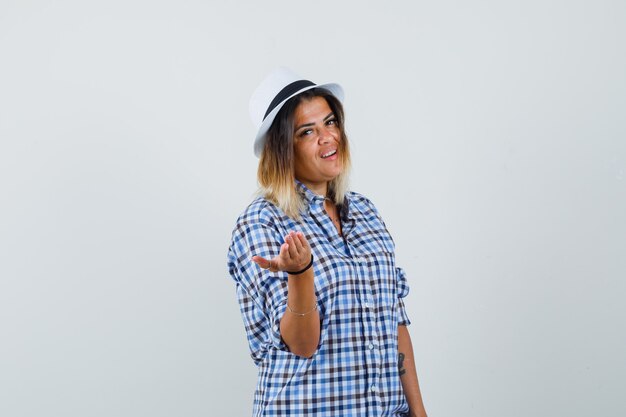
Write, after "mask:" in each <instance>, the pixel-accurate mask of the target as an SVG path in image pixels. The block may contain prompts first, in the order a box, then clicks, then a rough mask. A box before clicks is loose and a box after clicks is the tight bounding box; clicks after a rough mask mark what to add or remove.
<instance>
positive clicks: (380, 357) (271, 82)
mask: <svg viewBox="0 0 626 417" xmlns="http://www.w3.org/2000/svg"><path fill="white" fill-rule="evenodd" d="M342 100H343V90H342V88H341V87H340V86H339V85H337V84H324V85H315V84H314V83H312V82H310V81H307V80H303V79H301V78H300V77H298V76H297V75H296V74H294V73H292V72H291V71H289V70H287V69H285V68H279V69H278V70H276V71H274V72H273V73H271V74H270V75H269V76H268V78H267V79H266V80H265V81H264V82H263V83H262V84H261V85H260V86H259V88H258V89H257V90H256V92H255V93H254V95H253V97H252V100H251V114H252V117H253V120H255V121H256V122H257V123H258V125H259V129H258V133H257V136H256V138H255V144H254V149H255V154H256V155H257V156H260V161H259V168H258V180H259V184H260V186H261V196H260V197H259V198H257V199H256V200H254V201H253V202H252V203H251V204H250V206H248V208H247V209H246V210H245V212H244V213H243V214H242V215H241V216H240V217H239V219H238V221H237V225H236V227H235V230H234V231H233V237H232V242H231V245H230V248H229V252H228V265H229V271H230V274H231V276H232V278H233V279H234V281H235V283H236V286H237V297H238V300H239V304H240V308H241V313H242V316H243V320H244V324H245V330H246V334H247V337H248V343H249V345H250V350H251V356H252V358H253V360H254V362H255V364H256V365H257V366H258V368H259V380H258V384H257V389H256V393H255V396H254V413H253V414H254V416H278V415H294V416H301V415H307V416H352V415H354V416H365V415H367V416H406V415H411V416H425V415H426V412H425V410H424V405H423V403H422V398H421V394H420V389H419V384H418V380H417V374H416V371H415V365H414V361H413V348H412V346H411V339H410V336H409V333H408V330H407V328H406V326H407V325H408V324H409V320H408V317H407V316H406V313H405V309H404V303H403V301H402V298H404V297H405V296H406V295H407V293H408V286H407V284H406V278H405V275H404V272H403V270H402V269H400V268H397V267H396V266H395V259H394V244H393V241H392V239H391V236H390V235H389V233H388V232H387V229H386V228H385V225H384V223H383V221H382V219H381V217H380V216H379V214H378V212H377V210H376V208H375V207H374V205H373V204H372V203H371V202H370V201H369V200H368V199H367V198H365V197H363V196H362V195H359V194H357V193H354V192H349V191H347V175H348V170H349V166H350V152H349V146H348V140H347V137H346V134H345V131H344V113H343V107H342V103H341V102H342Z"/></svg>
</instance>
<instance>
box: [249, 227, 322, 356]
mask: <svg viewBox="0 0 626 417" xmlns="http://www.w3.org/2000/svg"><path fill="white" fill-rule="evenodd" d="M252 260H253V261H254V262H256V263H257V264H258V265H259V266H260V267H261V268H265V269H270V270H271V271H272V272H276V271H300V270H301V269H303V268H304V267H306V266H307V265H308V264H309V262H310V261H311V248H310V247H309V244H308V242H307V240H306V238H305V237H304V235H303V234H302V233H301V232H298V233H294V232H291V233H289V234H288V235H287V236H286V237H285V243H283V245H282V246H281V247H280V253H279V255H278V256H277V257H275V258H273V259H271V260H268V259H265V258H262V257H260V256H253V257H252ZM314 283H315V276H314V273H313V267H311V268H309V269H308V270H307V271H306V272H304V273H302V274H299V275H291V274H289V275H288V278H287V309H286V311H285V314H284V315H283V317H282V318H281V320H280V335H281V337H282V339H283V341H284V342H285V344H286V345H287V347H288V348H289V351H291V352H292V353H293V354H295V355H298V356H302V357H307V358H308V357H311V356H312V355H313V353H315V350H316V349H317V345H318V344H319V340H320V317H319V312H318V311H317V309H316V308H315V306H316V305H317V300H316V299H315V284H314Z"/></svg>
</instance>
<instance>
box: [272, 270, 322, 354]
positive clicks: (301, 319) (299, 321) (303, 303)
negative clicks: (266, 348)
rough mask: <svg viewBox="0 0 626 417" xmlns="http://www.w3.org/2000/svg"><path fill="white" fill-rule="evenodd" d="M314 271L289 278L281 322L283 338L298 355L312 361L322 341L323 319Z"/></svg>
mask: <svg viewBox="0 0 626 417" xmlns="http://www.w3.org/2000/svg"><path fill="white" fill-rule="evenodd" d="M313 270H314V268H313V267H311V268H309V269H308V270H307V271H306V272H304V273H302V274H300V275H289V278H288V281H287V291H288V292H287V294H288V295H287V306H288V307H287V309H286V310H285V314H284V315H283V317H282V318H281V320H280V335H281V337H282V339H283V341H284V342H285V344H286V345H287V347H288V348H289V350H290V351H291V352H292V353H294V354H295V355H298V356H302V357H311V356H312V355H313V353H315V350H316V349H317V345H318V344H319V340H320V316H319V312H318V310H317V309H316V308H315V306H316V305H317V300H316V299H315V283H314V282H315V281H314V280H315V277H314V271H313Z"/></svg>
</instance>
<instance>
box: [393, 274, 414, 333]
mask: <svg viewBox="0 0 626 417" xmlns="http://www.w3.org/2000/svg"><path fill="white" fill-rule="evenodd" d="M396 277H397V287H398V324H399V325H404V326H408V325H409V324H411V320H409V316H408V314H407V313H406V307H405V305H404V298H405V297H406V296H407V295H408V294H409V284H408V282H407V280H406V273H405V272H404V269H402V268H399V267H396Z"/></svg>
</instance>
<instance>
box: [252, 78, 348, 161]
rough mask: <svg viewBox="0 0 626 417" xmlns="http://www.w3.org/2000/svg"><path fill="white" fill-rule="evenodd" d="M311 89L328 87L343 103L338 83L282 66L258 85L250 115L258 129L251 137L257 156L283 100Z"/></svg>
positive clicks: (341, 90)
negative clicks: (310, 77)
mask: <svg viewBox="0 0 626 417" xmlns="http://www.w3.org/2000/svg"><path fill="white" fill-rule="evenodd" d="M312 88H323V89H325V90H328V91H329V92H330V93H331V94H332V95H334V96H335V97H337V98H338V99H339V101H340V102H343V88H341V86H340V85H339V84H334V83H330V84H315V83H313V82H311V81H309V80H305V79H303V78H302V77H300V76H299V75H298V74H296V73H294V72H293V71H291V70H290V69H288V68H285V67H279V68H276V69H275V70H274V71H272V72H271V73H270V74H269V75H268V76H267V78H265V79H264V80H263V81H262V82H261V84H260V85H259V86H258V87H257V89H256V90H255V91H254V93H253V94H252V97H251V98H250V117H251V118H252V123H254V126H256V127H257V128H258V130H257V134H256V137H255V138H254V154H255V155H256V156H257V157H258V156H261V152H263V147H264V146H265V137H266V134H267V131H268V130H269V128H270V126H271V125H272V122H273V121H274V118H275V117H276V115H277V114H278V112H279V111H280V109H281V108H282V107H283V105H284V104H285V102H286V101H287V100H289V99H290V98H291V97H294V96H296V95H298V94H300V93H302V92H303V91H306V90H310V89H312Z"/></svg>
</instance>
